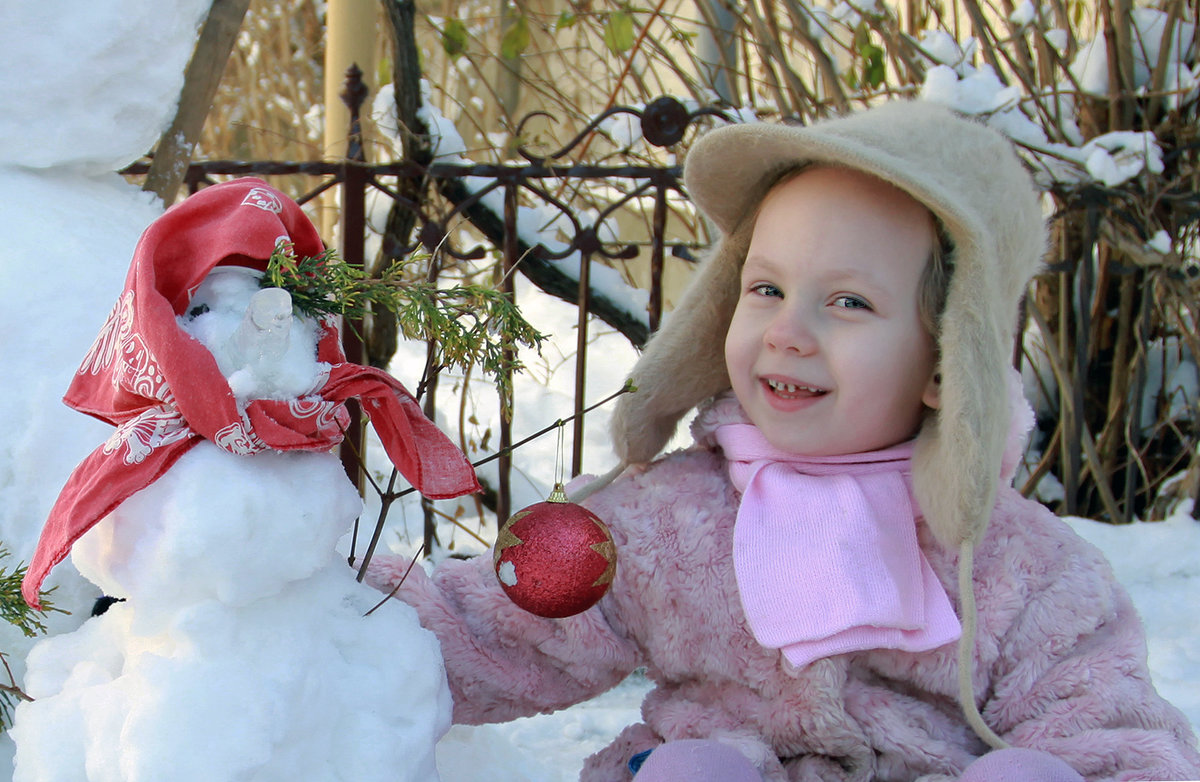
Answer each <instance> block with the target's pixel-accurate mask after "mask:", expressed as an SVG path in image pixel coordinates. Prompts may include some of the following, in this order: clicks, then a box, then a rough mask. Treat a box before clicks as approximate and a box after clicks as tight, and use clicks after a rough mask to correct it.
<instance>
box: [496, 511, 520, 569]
mask: <svg viewBox="0 0 1200 782" xmlns="http://www.w3.org/2000/svg"><path fill="white" fill-rule="evenodd" d="M528 515H529V511H527V510H523V511H518V512H517V513H514V514H513V515H512V516H511V517H509V519H508V521H507V522H505V523H504V526H502V527H501V528H500V534H499V535H497V536H496V545H495V547H494V548H493V553H492V559H493V560H494V561H495V562H497V563H499V562H500V555H501V554H503V553H504V550H505V549H506V548H509V547H510V546H519V545H521V544H522V543H524V542H525V541H523V540H521V539H520V538H518V537H517V536H516V535H514V534H513V531H512V527H513V524H515V523H517V522H518V521H520V520H521V519H523V518H525V517H526V516H528Z"/></svg>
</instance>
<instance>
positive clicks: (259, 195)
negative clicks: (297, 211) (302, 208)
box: [242, 187, 283, 214]
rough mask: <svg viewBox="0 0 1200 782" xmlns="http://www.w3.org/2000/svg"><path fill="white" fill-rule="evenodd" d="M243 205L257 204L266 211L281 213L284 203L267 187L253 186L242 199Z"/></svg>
mask: <svg viewBox="0 0 1200 782" xmlns="http://www.w3.org/2000/svg"><path fill="white" fill-rule="evenodd" d="M242 206H257V207H258V208H259V209H261V210H263V211H264V212H274V213H275V214H279V213H281V212H282V211H283V203H282V202H281V201H280V200H279V197H278V196H277V195H275V193H274V192H272V191H270V190H268V189H266V188H265V187H252V188H250V192H249V193H246V197H245V198H243V199H242Z"/></svg>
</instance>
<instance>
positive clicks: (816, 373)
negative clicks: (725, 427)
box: [725, 167, 938, 456]
mask: <svg viewBox="0 0 1200 782" xmlns="http://www.w3.org/2000/svg"><path fill="white" fill-rule="evenodd" d="M934 241H935V232H934V224H933V218H932V216H931V215H930V214H929V212H928V210H926V209H925V207H923V206H921V205H920V204H919V203H917V202H916V201H915V200H913V199H912V198H911V197H910V196H908V195H907V194H905V193H903V192H901V191H900V190H898V189H896V188H894V187H892V186H891V185H888V184H886V183H884V182H882V181H880V180H877V179H875V178H873V177H870V176H867V175H865V174H861V173H858V172H854V171H850V170H846V169H839V168H831V167H821V168H814V169H808V170H806V171H804V172H803V173H801V174H799V175H798V176H796V177H794V178H792V179H790V180H787V181H785V182H783V183H782V184H780V185H778V186H776V187H775V188H774V189H772V190H771V191H770V192H769V193H768V194H767V196H766V199H765V200H764V201H763V204H762V208H761V210H760V212H759V214H758V218H757V221H756V222H755V225H754V232H753V234H752V237H751V241H750V249H749V252H748V253H747V256H746V264H745V267H744V269H743V271H742V284H741V294H740V297H739V299H738V304H737V308H736V309H735V310H734V314H733V320H732V322H731V323H730V326H729V332H728V334H727V336H726V339H725V364H726V367H727V368H728V370H729V377H730V379H731V380H732V383H733V391H734V393H735V394H736V395H737V398H738V401H739V402H740V403H741V405H742V407H743V408H744V409H745V410H746V413H747V415H749V417H750V419H751V420H752V421H753V422H754V424H755V425H757V426H758V428H759V429H760V430H761V431H762V433H763V434H764V435H765V436H766V438H767V440H768V442H770V443H771V444H772V445H774V446H775V447H777V448H780V449H782V450H786V451H789V452H791V453H796V454H800V455H805V456H830V455H835V454H848V453H860V452H863V451H872V450H877V449H880V448H885V447H888V446H891V445H895V444H897V443H900V442H903V441H904V440H907V439H909V438H911V437H912V436H913V435H915V434H916V432H917V429H918V428H919V426H920V424H921V419H922V417H923V415H924V412H925V409H926V407H936V406H937V401H938V395H937V391H938V389H937V384H936V382H935V381H934V367H935V363H936V358H935V356H936V347H935V345H934V341H933V338H932V337H931V336H930V335H929V333H928V332H927V331H926V330H925V328H924V326H923V325H922V324H921V318H920V314H919V312H918V306H917V301H918V292H919V287H920V279H921V275H922V272H923V270H924V268H925V264H926V261H927V260H928V258H929V256H930V254H931V252H932V250H933V242H934Z"/></svg>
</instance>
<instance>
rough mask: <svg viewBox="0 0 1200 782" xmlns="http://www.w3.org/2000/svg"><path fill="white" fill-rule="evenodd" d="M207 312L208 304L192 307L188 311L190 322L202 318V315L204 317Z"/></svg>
mask: <svg viewBox="0 0 1200 782" xmlns="http://www.w3.org/2000/svg"><path fill="white" fill-rule="evenodd" d="M206 312H208V305H207V304H198V305H196V306H195V307H192V308H191V309H190V310H189V311H188V314H187V316H188V319H189V320H195V319H196V318H198V317H200V316H201V315H203V314H204V313H206Z"/></svg>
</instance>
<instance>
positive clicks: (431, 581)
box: [368, 556, 638, 725]
mask: <svg viewBox="0 0 1200 782" xmlns="http://www.w3.org/2000/svg"><path fill="white" fill-rule="evenodd" d="M408 565H409V563H408V561H406V560H402V559H401V558H398V557H389V556H383V557H377V558H376V559H374V560H373V561H372V563H371V566H370V568H369V570H368V582H369V583H371V585H372V586H375V587H376V588H378V589H381V590H383V591H386V592H390V591H391V590H392V587H393V586H395V584H397V583H398V582H399V581H400V579H401V578H402V577H403V575H404V573H405V571H406V570H408ZM397 597H399V598H400V599H402V600H404V601H405V602H406V603H408V604H409V605H411V606H413V607H414V608H416V610H417V613H418V615H419V616H420V620H421V624H422V626H424V627H425V628H426V629H428V630H431V631H432V632H433V633H434V635H436V636H437V638H438V640H439V641H440V642H441V646H442V655H443V656H444V657H445V660H446V675H447V678H448V680H449V683H450V691H451V694H452V696H453V699H454V713H453V719H454V722H456V723H460V724H469V725H477V724H481V723H485V722H506V721H508V720H512V719H516V718H518V717H526V716H530V715H533V714H538V713H543V712H550V711H554V710H556V709H561V708H564V707H566V706H570V705H572V704H575V703H579V702H581V701H585V700H587V699H588V698H591V697H593V696H595V695H599V694H600V693H602V692H604V691H605V690H608V689H611V688H612V687H614V686H615V685H617V684H618V683H620V682H621V681H622V680H623V679H624V678H625V677H626V676H627V675H629V673H631V672H632V671H633V669H634V668H635V667H636V666H637V664H638V658H637V654H636V652H635V650H634V648H633V646H632V644H630V643H629V642H628V641H626V640H624V639H622V638H621V637H620V636H618V635H617V634H616V633H615V632H613V630H612V629H611V628H610V627H609V626H608V624H607V623H606V622H605V620H604V617H603V615H602V614H601V613H600V611H599V610H598V609H597V608H596V607H593V608H591V609H590V610H588V611H585V612H583V613H582V614H579V615H577V616H573V617H569V618H567V619H544V618H542V617H538V616H534V615H533V614H530V613H528V612H526V611H524V610H522V609H520V608H518V607H517V606H516V605H514V604H513V602H512V601H511V600H509V599H508V597H507V596H506V595H505V594H504V592H503V591H502V590H501V589H500V587H499V585H498V584H497V583H496V574H495V572H494V571H493V570H492V560H491V557H490V556H480V557H475V558H474V559H469V560H456V559H450V560H446V561H444V562H442V563H441V564H440V565H439V566H438V567H437V568H436V569H435V571H434V573H433V575H432V576H430V575H427V574H426V573H425V571H423V570H422V569H421V568H420V567H414V568H413V569H412V572H411V573H409V574H408V577H407V579H405V581H404V584H403V585H402V586H401V587H400V591H399V592H397Z"/></svg>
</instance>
